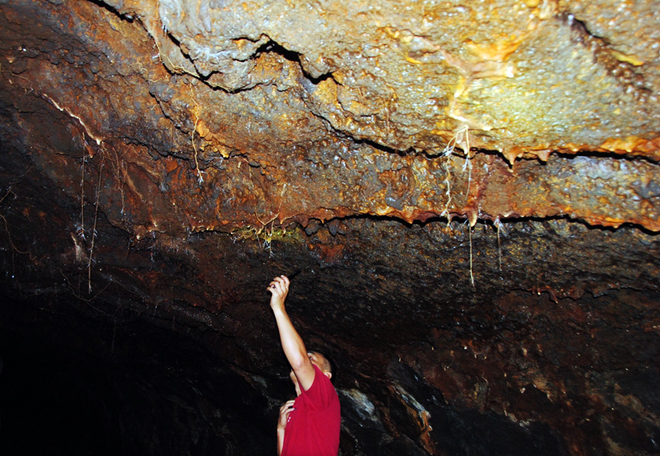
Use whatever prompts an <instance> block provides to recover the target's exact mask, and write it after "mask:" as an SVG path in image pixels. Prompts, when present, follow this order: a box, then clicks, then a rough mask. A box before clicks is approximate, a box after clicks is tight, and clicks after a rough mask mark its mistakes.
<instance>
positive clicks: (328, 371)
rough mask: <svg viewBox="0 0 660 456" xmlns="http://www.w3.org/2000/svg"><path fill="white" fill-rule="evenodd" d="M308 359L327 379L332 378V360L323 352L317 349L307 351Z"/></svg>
mask: <svg viewBox="0 0 660 456" xmlns="http://www.w3.org/2000/svg"><path fill="white" fill-rule="evenodd" d="M307 355H308V356H309V360H310V361H311V362H312V364H314V365H316V366H317V367H318V368H319V369H321V372H323V373H324V374H325V375H326V376H327V377H328V378H329V379H331V380H332V374H334V367H333V365H332V362H331V361H330V360H329V359H328V358H327V357H326V356H325V355H324V354H323V353H319V352H317V351H310V352H308V353H307Z"/></svg>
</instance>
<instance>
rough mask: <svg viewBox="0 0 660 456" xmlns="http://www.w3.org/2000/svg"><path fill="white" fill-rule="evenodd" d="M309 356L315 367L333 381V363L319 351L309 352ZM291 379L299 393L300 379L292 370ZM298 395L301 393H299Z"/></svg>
mask: <svg viewBox="0 0 660 456" xmlns="http://www.w3.org/2000/svg"><path fill="white" fill-rule="evenodd" d="M307 356H309V360H310V361H311V362H312V364H313V365H315V366H316V367H318V368H319V369H320V370H321V372H323V375H325V376H326V377H328V378H329V379H330V381H332V374H333V373H334V366H333V364H332V362H331V361H330V360H329V359H328V358H326V357H325V355H323V354H322V353H319V352H317V351H309V352H307ZM289 377H290V378H291V381H292V382H293V384H294V385H295V387H296V391H298V388H299V386H298V378H297V377H296V374H295V373H294V372H293V370H291V374H290V375H289ZM298 394H300V392H299V391H298Z"/></svg>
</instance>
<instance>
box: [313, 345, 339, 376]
mask: <svg viewBox="0 0 660 456" xmlns="http://www.w3.org/2000/svg"><path fill="white" fill-rule="evenodd" d="M309 352H310V353H316V354H317V355H321V356H323V358H324V359H325V361H326V368H327V370H328V372H330V373H331V374H332V376H333V377H334V376H335V371H336V367H335V363H334V362H332V360H331V359H330V358H328V357H327V356H326V355H325V353H322V352H320V351H318V350H309ZM330 380H332V379H330Z"/></svg>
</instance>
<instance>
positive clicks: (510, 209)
mask: <svg viewBox="0 0 660 456" xmlns="http://www.w3.org/2000/svg"><path fill="white" fill-rule="evenodd" d="M659 11H660V4H659V3H658V2H657V1H651V0H646V1H638V2H621V1H611V0H598V1H577V2H568V1H562V0H555V1H551V0H525V1H513V0H495V1H490V2H480V1H443V2H433V1H414V0H405V1H396V2H394V1H387V0H381V1H377V2H374V1H366V0H364V1H359V0H356V1H339V0H333V1H329V0H328V1H314V2H307V1H299V0H286V1H284V0H282V1H277V0H273V1H250V0H246V1H242V2H238V1H233V0H211V1H195V0H190V1H186V0H160V1H156V0H142V1H140V0H126V1H123V0H107V1H102V0H94V1H72V0H35V1H31V0H0V154H1V157H0V238H1V239H2V240H1V242H2V244H1V245H2V262H3V265H4V271H5V272H4V274H5V276H4V282H3V283H4V285H3V296H4V297H5V298H6V299H7V300H8V301H7V302H29V303H31V306H32V307H33V308H34V309H41V312H42V313H43V314H44V315H45V317H44V318H45V320H48V321H49V322H50V323H48V325H47V326H48V327H49V328H52V327H59V328H60V331H65V330H64V329H61V328H66V327H67V326H66V325H65V324H64V323H62V324H55V323H52V321H51V320H52V318H53V317H52V315H63V316H64V317H63V318H64V320H66V318H71V321H72V322H74V321H77V320H76V318H83V317H74V316H73V315H83V316H85V317H84V318H91V319H94V320H98V321H100V322H106V323H107V324H109V325H111V326H113V328H114V329H113V331H114V332H113V334H112V342H111V346H112V348H113V349H114V347H115V335H116V331H117V325H118V322H119V326H120V331H121V327H122V325H129V326H130V325H131V324H133V323H134V322H135V321H136V319H139V320H144V321H146V322H147V323H148V324H149V325H153V326H154V327H158V328H164V329H171V330H172V331H174V332H177V333H181V334H183V333H185V334H188V335H189V334H190V333H191V332H192V333H193V334H196V335H195V336H194V337H195V338H196V340H198V341H199V343H200V345H203V346H204V347H206V348H205V349H206V350H208V351H209V352H211V353H213V354H214V356H218V358H219V359H223V360H225V361H226V362H227V363H228V364H229V365H231V366H233V367H232V368H231V369H234V370H236V371H237V372H241V374H240V375H243V376H245V377H246V378H247V377H249V375H255V376H263V377H264V378H268V377H269V375H271V376H272V375H276V376H277V375H279V376H282V375H286V373H285V372H284V370H285V368H284V367H283V366H284V363H285V361H284V358H283V357H282V355H281V353H280V348H279V345H278V342H277V337H276V336H277V334H276V333H274V332H273V331H274V327H273V322H272V321H271V318H270V317H271V316H270V315H269V312H268V307H267V305H266V302H267V298H268V295H267V293H265V292H264V289H265V285H266V284H267V283H268V281H269V279H270V277H272V276H273V275H275V274H280V273H286V274H292V273H298V272H299V275H297V276H296V278H295V279H294V281H293V288H292V296H291V298H290V300H291V307H292V310H291V313H292V314H294V318H295V321H296V324H297V325H299V327H300V328H301V332H302V333H303V334H304V335H305V337H306V338H309V341H310V343H313V344H315V345H317V346H320V347H322V348H323V349H325V350H326V351H327V352H329V353H330V354H331V355H333V356H335V357H337V358H341V359H342V361H343V363H344V371H345V372H346V374H345V377H344V380H342V381H343V383H340V386H341V387H342V388H343V389H344V391H349V392H350V393H344V394H345V398H347V399H346V401H348V403H349V404H363V405H364V400H363V399H360V398H363V397H367V396H361V395H362V394H367V395H368V397H370V398H371V399H370V400H371V401H372V402H374V403H376V404H380V407H381V408H382V409H383V410H385V409H387V410H394V411H391V413H390V415H387V414H386V416H385V415H384V416H381V418H380V421H378V423H377V425H376V424H374V423H375V421H374V422H373V423H371V424H372V425H373V426H372V427H373V429H377V430H378V432H381V433H382V434H383V435H387V436H388V437H387V438H385V440H387V439H389V440H387V441H388V442H390V443H391V442H392V441H393V442H395V443H396V445H399V446H401V445H403V447H405V448H408V450H405V451H403V450H401V451H403V452H401V453H400V454H406V451H407V452H408V453H407V454H413V453H412V452H411V451H412V450H410V448H413V447H414V448H415V451H420V453H419V454H498V453H488V452H487V451H485V450H484V451H483V452H481V453H470V452H469V451H477V450H474V448H473V449H472V450H466V449H465V448H468V447H469V445H470V444H471V443H470V441H471V439H470V438H468V437H465V436H462V437H460V438H458V437H457V439H459V441H460V442H462V443H460V444H458V443H455V442H454V443H453V445H454V446H451V445H452V443H451V442H450V440H451V439H450V438H449V437H446V436H445V437H438V436H437V433H436V434H434V433H433V432H432V431H431V427H432V426H431V425H430V424H429V418H428V417H427V416H426V415H423V414H421V412H420V415H419V416H421V418H419V417H417V418H410V413H413V412H414V413H417V412H419V407H422V408H423V407H426V409H430V408H432V407H436V409H438V410H440V409H442V410H446V408H443V407H449V408H452V407H454V408H456V409H460V410H462V411H465V413H472V412H474V413H477V414H481V415H479V416H488V417H492V416H497V417H499V418H497V419H501V420H503V421H498V422H499V423H502V422H506V423H509V424H511V425H515V426H518V425H519V423H520V422H524V423H526V424H524V426H523V427H524V432H523V431H520V432H521V433H522V434H516V435H523V434H524V435H525V436H526V437H524V438H523V437H521V439H523V440H522V441H523V443H520V442H519V443H520V445H522V446H521V447H520V448H522V447H525V445H528V446H527V447H525V448H532V447H534V448H537V447H535V446H534V445H537V443H538V442H537V441H536V440H533V438H532V437H529V436H530V435H531V436H535V437H534V438H536V437H538V438H539V439H541V440H543V439H546V440H543V441H546V442H547V441H548V440H547V439H550V440H551V441H552V442H555V443H556V442H559V443H557V444H556V445H557V446H556V447H555V446H553V445H554V444H555V443H552V444H551V445H546V446H545V448H546V449H547V448H550V449H549V450H547V451H548V452H547V453H541V452H539V453H535V454H574V455H578V454H644V455H646V454H657V453H654V452H655V451H660V447H658V444H660V438H659V437H660V418H659V417H660V399H659V398H658V396H657V393H649V394H648V395H646V396H644V397H642V396H643V394H642V393H640V395H642V396H638V397H634V396H633V393H631V392H630V391H629V390H632V389H633V386H631V385H639V384H642V385H644V387H643V388H642V390H644V391H646V389H644V388H647V389H650V385H651V384H653V382H655V380H657V379H659V378H660V372H658V370H657V369H658V367H657V356H658V355H660V353H659V352H660V339H659V338H660V312H659V307H660V306H659V302H660V301H658V297H659V296H660V287H659V285H660V280H659V272H660V270H659V268H660V261H659V260H658V258H659V256H660V242H659V240H658V237H657V232H658V231H660V167H659V164H658V162H659V161H660V104H658V97H659V96H660V95H659V94H660V12H659ZM5 307H6V308H7V307H9V305H5ZM32 307H30V308H32ZM6 312H8V313H7V315H11V316H12V317H11V318H15V320H11V319H7V318H9V317H7V316H6V317H5V318H6V319H5V321H6V323H5V326H6V327H11V326H14V327H15V328H22V329H20V331H23V332H26V333H28V334H29V331H30V329H29V328H30V326H31V325H30V323H29V322H30V321H31V320H30V318H36V317H34V315H32V314H30V315H32V316H30V317H28V316H26V315H25V314H22V313H21V311H18V310H15V309H14V310H11V311H9V310H7V311H6ZM35 312H36V310H35ZM75 324H77V323H71V324H70V327H72V326H71V325H75ZM16 330H17V331H18V330H19V329H16ZM629 332H632V333H633V334H634V338H633V341H632V342H631V341H629V340H626V339H625V334H628V333H629ZM80 337H81V338H82V337H83V336H82V335H81V336H80ZM84 337H85V338H90V339H97V342H96V343H98V344H99V347H101V346H102V347H105V349H108V341H107V340H106V339H107V337H106V335H104V332H103V331H99V332H97V333H89V334H87V333H85V335H84ZM146 338H147V336H145V339H146ZM74 339H75V337H73V339H72V342H71V343H72V344H75V343H76V342H75V341H74ZM528 354H529V355H528ZM581 354H583V356H580V355H581ZM654 359H655V360H656V361H653V360H654ZM629 369H630V370H632V371H634V372H636V373H637V374H638V375H636V376H632V374H630V375H631V376H632V377H631V376H628V377H626V375H628V374H623V372H629ZM412 371H414V372H415V374H410V372H412ZM283 372H284V373H283ZM559 372H561V373H559ZM571 372H572V373H571ZM247 373H250V374H247ZM275 373H276V374H275ZM507 373H511V375H509V376H508V375H507ZM411 375H412V376H413V377H414V378H415V379H417V378H418V377H415V375H417V376H419V377H422V378H424V379H425V381H424V382H422V383H423V385H424V386H423V387H422V386H418V388H420V389H419V390H417V391H416V392H415V393H410V394H408V393H406V392H405V391H404V390H403V389H402V388H403V386H402V385H403V384H406V385H408V386H407V387H408V389H411V388H414V387H413V386H411V385H412V384H415V381H414V380H410V379H411V378H413V377H411ZM572 375H573V376H574V377H571V376H572ZM567 378H570V379H572V380H567ZM640 378H641V379H643V380H640ZM649 379H650V380H649ZM360 382H362V383H360ZM406 382H407V383H406ZM636 382H637V383H636ZM253 383H254V382H253ZM360 385H362V386H360ZM384 385H387V386H384ZM253 386H254V385H253ZM255 388H256V387H255ZM360 388H362V392H360V391H361V390H360ZM423 388H427V389H428V390H429V391H430V390H431V389H433V391H440V392H441V393H442V394H441V395H442V396H443V401H444V402H443V403H442V404H443V405H442V407H440V406H438V405H437V404H435V405H434V404H431V403H424V402H423V401H421V399H420V398H419V397H417V399H416V401H421V402H422V404H421V405H420V402H416V401H415V400H413V399H411V397H412V395H414V394H417V396H424V395H425V394H426V392H427V390H426V389H423ZM617 388H618V389H617ZM257 389H258V388H257ZM531 389H534V390H535V391H536V393H537V395H536V396H534V395H532V396H529V395H530V393H529V391H530V390H531ZM613 390H615V391H616V393H612V391H613ZM383 391H384V392H383ZM402 391H403V392H402ZM525 391H528V393H527V394H528V396H525V397H524V398H521V397H522V396H523V395H524V392H525ZM606 392H609V393H606ZM264 394H266V393H264ZM266 395H267V394H266ZM515 395H518V396H519V397H518V398H517V399H515V400H514V399H512V397H513V396H515ZM426 396H427V397H428V394H427V395H426ZM631 397H633V399H631ZM622 398H623V399H622ZM434 400H435V399H434ZM351 401H352V402H351ZM360 401H362V402H360ZM626 401H627V402H626ZM635 401H637V402H635ZM392 404H394V405H392ZM396 404H398V406H397V405H396ZM401 404H403V406H402V405H401ZM415 404H416V405H415ZM417 406H419V407H417ZM397 407H399V408H398V409H397ZM402 407H403V408H402ZM438 407H440V408H438ZM610 409H611V410H610ZM356 410H358V412H355V413H357V415H351V416H350V417H349V418H350V420H352V422H354V423H358V424H355V426H354V428H350V425H348V424H347V425H346V428H345V429H344V431H345V433H346V435H348V436H349V437H346V436H345V435H344V434H343V437H342V438H343V439H344V440H343V442H346V439H348V440H349V441H351V442H353V441H354V442H356V443H355V444H354V448H361V449H360V450H349V449H348V447H343V450H342V451H343V452H344V454H346V455H348V454H371V453H369V452H368V450H367V449H365V448H367V447H365V446H362V447H360V444H359V441H360V439H362V438H365V439H366V437H365V436H364V435H362V434H360V432H359V431H358V430H356V429H358V428H360V429H361V428H363V427H364V426H365V422H364V420H365V418H364V416H362V415H360V413H359V412H360V410H361V409H360V407H359V405H356ZM396 410H398V412H397V411H396ZM411 410H412V411H413V412H411ZM415 410H417V411H415ZM603 411H607V412H603ZM601 412H602V413H601ZM414 413H413V414H414ZM438 414H439V412H437V411H436V412H433V413H431V415H433V416H436V417H437V416H438ZM488 414H493V415H488ZM594 414H599V416H600V418H599V420H598V422H597V423H591V422H589V420H588V419H587V418H585V417H591V416H593V415H594ZM566 417H568V418H566ZM462 419H463V420H464V421H466V420H468V418H467V417H463V418H462ZM484 419H485V418H484ZM490 419H491V418H488V419H486V421H478V420H477V421H473V422H474V423H477V422H478V423H479V424H478V425H477V424H475V425H474V426H476V427H475V429H476V428H479V426H482V427H487V426H488V423H490V421H488V420H490ZM492 419H493V420H497V419H495V418H492ZM361 420H362V421H361ZM585 420H586V421H585ZM594 421H597V420H594ZM624 422H625V423H627V424H626V426H627V427H626V426H624V428H625V430H624V431H618V430H616V429H617V426H618V425H619V424H620V423H624ZM402 423H403V424H402ZM529 423H541V424H542V425H543V426H547V427H544V428H543V429H542V430H538V429H537V430H534V429H533V428H534V427H533V426H531V428H530V424H529ZM631 423H632V424H631ZM439 424H440V423H437V424H436V426H439ZM445 424H447V423H446V422H445ZM509 424H507V426H509ZM541 424H540V425H541ZM367 427H369V426H367ZM351 429H352V430H351ZM480 429H481V428H480ZM506 429H509V428H508V427H507V428H506ZM529 429H532V430H531V431H530V430H529ZM547 429H550V430H551V431H547V432H550V434H547V433H546V430H547ZM374 432H375V431H374ZM516 432H518V431H516ZM525 432H527V434H525ZM595 434H598V438H597V439H596V440H595V442H596V443H594V444H593V445H595V446H596V447H598V448H605V450H603V451H605V453H598V452H591V450H590V446H589V445H588V444H586V443H585V441H587V440H589V438H592V437H589V436H593V435H595ZM556 435H561V436H562V437H561V438H559V437H556ZM402 436H405V439H404V440H401V439H402ZM539 436H540V437H539ZM635 436H636V438H639V439H640V440H639V441H638V442H637V443H635V444H633V443H631V442H632V441H633V440H634V438H633V437H635ZM528 437H529V438H530V439H532V440H530V442H532V441H534V442H536V443H529V442H528V441H527V440H525V439H527V438H528ZM489 438H491V440H493V439H495V437H492V436H491V437H489ZM392 439H394V440H392ZM397 439H398V440H397ZM460 439H463V440H460ZM552 439H555V440H552ZM385 440H383V441H385ZM495 440H496V439H495ZM656 440H657V441H658V444H656V443H655V442H656ZM539 441H540V440H539ZM402 442H404V443H402ZM411 442H412V443H411ZM381 443H382V442H381ZM383 445H385V444H384V443H383ZM392 445H394V444H392ZM406 445H409V446H406ZM410 445H412V446H410ZM443 445H444V447H445V448H451V449H450V450H446V452H443V450H442V449H441V447H443ZM461 445H465V446H461ZM530 445H531V446H530ZM539 445H540V444H539ZM403 447H402V448H403ZM459 447H460V448H459ZM379 448H380V447H379ZM383 448H384V447H383ZM538 448H540V446H539V447H538ZM621 448H623V449H626V448H627V450H626V451H628V450H629V451H631V452H629V453H626V452H625V451H624V452H623V453H616V451H619V450H620V449H621ZM555 450H556V451H555ZM351 451H353V452H351ZM360 451H362V452H360ZM392 451H394V450H392ZM462 451H463V452H462ZM539 451H540V450H539ZM544 451H546V450H544ZM553 451H554V452H553ZM608 451H609V453H608ZM621 451H623V450H621ZM255 454H256V453H255ZM374 454H375V453H374ZM378 454H380V453H378ZM388 454H389V453H388ZM393 454H396V453H393ZM415 454H416V453H415ZM500 454H504V453H500ZM511 454H513V453H511ZM521 454H524V453H521ZM527 454H531V453H527Z"/></svg>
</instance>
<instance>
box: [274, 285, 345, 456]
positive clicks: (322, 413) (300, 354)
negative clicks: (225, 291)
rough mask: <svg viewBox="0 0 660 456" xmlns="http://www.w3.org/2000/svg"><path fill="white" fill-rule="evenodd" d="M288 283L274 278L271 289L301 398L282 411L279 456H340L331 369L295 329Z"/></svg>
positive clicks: (293, 376) (278, 435)
mask: <svg viewBox="0 0 660 456" xmlns="http://www.w3.org/2000/svg"><path fill="white" fill-rule="evenodd" d="M289 284H290V283H289V279H288V278H287V277H286V276H279V277H275V278H274V279H273V281H272V282H271V283H270V285H269V286H268V291H270V293H271V298H270V307H271V309H272V310H273V315H274V316H275V321H276V323H277V329H278V331H279V333H280V341H281V343H282V349H283V350H284V354H285V355H286V358H287V360H288V361H289V364H291V369H292V370H291V374H290V377H291V381H292V382H293V385H294V387H295V389H296V394H297V395H298V397H297V398H296V399H295V400H291V401H288V402H286V403H285V404H284V405H283V406H282V407H281V408H280V417H279V420H278V423H277V454H278V455H280V456H337V454H338V453H339V428H340V423H341V411H340V407H339V398H338V397H337V391H336V390H335V387H334V386H333V385H332V383H331V381H330V379H331V378H332V365H331V364H330V362H329V361H328V359H327V358H326V357H325V356H323V355H322V354H321V353H318V352H308V351H307V349H306V348H305V344H304V342H303V340H302V338H301V337H300V335H299V334H298V331H296V329H295V328H294V327H293V324H292V323H291V319H290V318H289V315H288V314H287V312H286V309H285V306H284V301H285V300H286V296H287V294H288V293H289Z"/></svg>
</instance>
